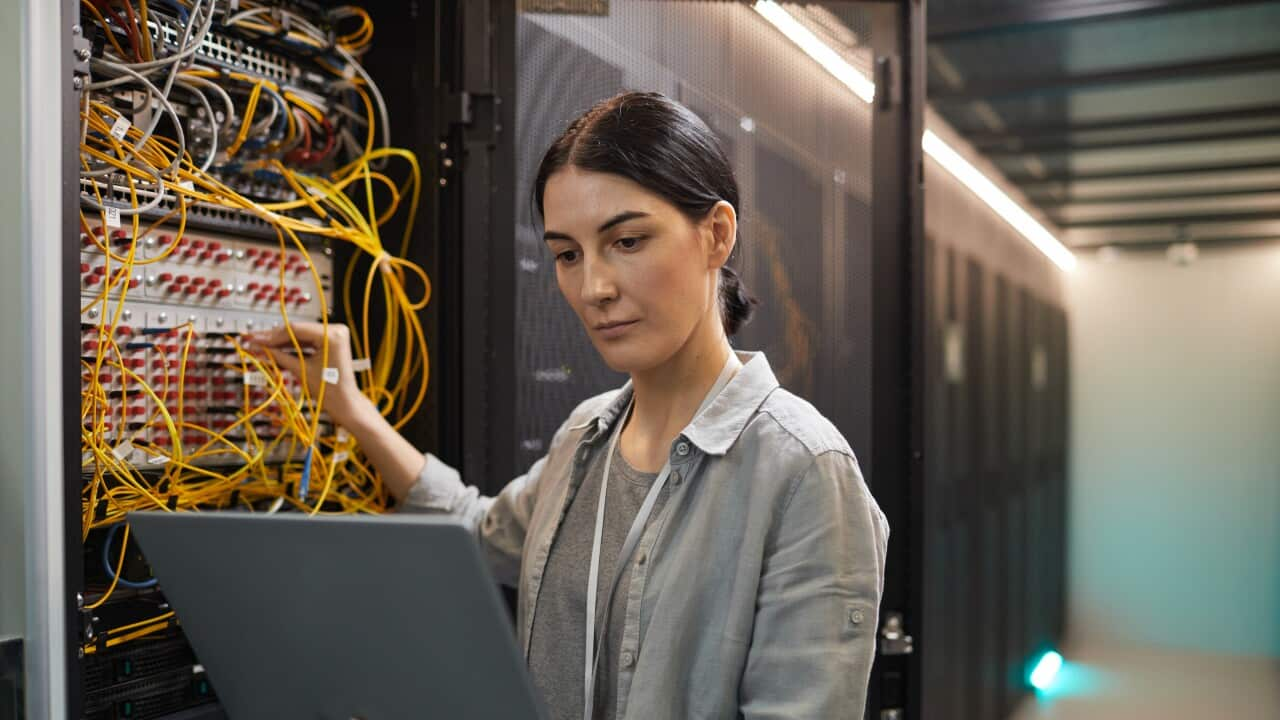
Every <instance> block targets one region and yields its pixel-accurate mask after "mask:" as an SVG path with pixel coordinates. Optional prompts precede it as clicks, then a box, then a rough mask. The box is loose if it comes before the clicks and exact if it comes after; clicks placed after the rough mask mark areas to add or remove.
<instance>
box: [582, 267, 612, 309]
mask: <svg viewBox="0 0 1280 720" xmlns="http://www.w3.org/2000/svg"><path fill="white" fill-rule="evenodd" d="M581 293H582V299H583V301H584V302H587V303H590V304H591V305H605V304H607V303H609V302H611V301H613V300H615V299H617V297H618V286H617V284H616V283H615V282H614V276H613V268H612V267H611V266H610V265H609V263H608V262H606V261H605V260H604V259H602V258H600V257H591V256H590V255H588V256H586V257H584V258H583V259H582V289H581Z"/></svg>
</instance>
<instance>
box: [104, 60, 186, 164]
mask: <svg viewBox="0 0 1280 720" xmlns="http://www.w3.org/2000/svg"><path fill="white" fill-rule="evenodd" d="M94 65H96V66H99V67H101V68H104V69H106V70H107V71H108V72H109V73H121V75H120V76H119V77H116V78H114V79H111V80H104V81H100V82H92V83H89V84H88V85H86V86H85V88H86V89H87V90H102V89H106V88H110V87H115V86H116V85H123V84H125V83H127V82H129V78H133V79H134V80H137V81H138V82H139V83H141V84H142V86H143V87H144V88H145V89H146V90H147V91H148V92H150V93H151V95H152V96H153V97H155V99H156V100H158V101H159V102H160V106H161V107H162V108H164V110H165V111H166V112H168V113H169V115H171V116H172V117H173V125H174V132H175V134H176V135H177V136H178V137H177V141H178V153H177V155H176V156H175V157H174V160H173V163H172V164H170V165H169V169H168V172H167V174H169V175H174V174H176V173H177V172H178V168H179V167H180V166H181V163H182V156H183V155H184V154H186V151H187V139H186V137H185V136H184V135H183V133H182V122H181V121H180V120H179V118H178V112H177V111H176V110H174V109H173V105H172V104H171V103H170V102H169V98H168V97H167V95H166V94H165V93H161V92H160V90H159V88H157V87H156V86H155V84H154V83H152V82H151V81H150V80H148V79H146V78H145V77H143V76H142V75H141V74H140V73H138V72H135V71H134V70H131V69H130V68H128V67H126V66H124V65H120V64H118V63H113V62H111V61H109V60H99V59H97V58H92V59H91V60H90V67H92V66H94ZM158 122H159V114H158V113H157V115H156V118H155V120H154V121H153V123H152V124H153V126H154V125H155V123H158ZM149 137H150V135H143V137H142V139H141V140H140V141H139V142H138V143H137V144H135V145H134V151H135V152H137V151H138V150H139V149H140V148H141V147H142V143H143V142H145V141H146V140H147V139H148V138H149ZM112 172H114V171H112ZM81 174H82V175H85V176H88V177H99V176H101V175H106V174H110V172H103V171H89V172H86V173H81Z"/></svg>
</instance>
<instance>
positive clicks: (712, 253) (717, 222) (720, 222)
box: [702, 200, 738, 270]
mask: <svg viewBox="0 0 1280 720" xmlns="http://www.w3.org/2000/svg"><path fill="white" fill-rule="evenodd" d="M702 228H703V237H704V238H705V240H706V250H707V269H708V270H719V269H720V268H721V266H723V265H724V264H725V263H727V262H729V256H730V255H732V254H733V248H734V245H735V244H737V242H738V213H737V212H735V211H734V209H733V206H732V205H730V204H729V203H728V202H726V201H724V200H721V201H720V202H718V203H716V204H715V206H713V207H712V208H711V211H710V212H708V213H707V217H706V218H705V219H704V220H703V222H702Z"/></svg>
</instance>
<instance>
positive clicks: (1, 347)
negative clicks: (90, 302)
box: [0, 3, 26, 640]
mask: <svg viewBox="0 0 1280 720" xmlns="http://www.w3.org/2000/svg"><path fill="white" fill-rule="evenodd" d="M21 18H22V4H21V3H0V67H4V68H6V70H5V71H4V72H2V73H0V97H6V98H16V97H19V96H20V93H21V82H22V77H21V75H20V74H19V73H18V72H17V71H16V69H17V68H18V67H20V60H21V49H22V43H21V42H20V40H21V29H22V19H21ZM22 113H23V110H22V105H21V103H18V102H5V103H0V167H4V168H5V172H3V173H0V217H5V218H20V217H21V216H22V205H23V203H22V198H23V194H22V182H23V177H24V175H23V152H22V128H21V125H22V123H21V121H22ZM21 227H22V226H21V224H20V223H13V222H9V223H4V224H3V225H0V232H2V233H4V234H3V236H0V247H3V248H4V251H5V253H6V255H9V254H11V253H13V252H14V251H15V250H17V249H18V248H19V247H20V244H21V242H22V235H21ZM25 285H26V274H25V273H24V272H23V263H18V262H4V263H0V307H5V308H9V309H10V312H6V313H4V314H2V315H0V323H3V324H2V325H0V337H4V338H6V339H12V338H15V337H20V335H19V334H18V333H20V332H21V330H22V328H21V327H20V326H17V325H16V324H15V323H16V320H17V318H20V317H22V316H23V312H22V308H23V305H24V303H25ZM24 353H25V350H24V349H23V345H22V343H16V342H0V367H5V368H21V367H23V362H24V359H23V358H24ZM15 380H20V378H14V377H12V376H10V378H9V380H7V381H6V383H5V384H6V386H8V385H9V383H11V382H14V381H15ZM22 411H23V396H22V395H21V394H20V393H14V392H3V393H0V640H3V639H5V638H11V637H20V636H21V635H22V631H23V625H24V622H25V621H24V619H23V618H24V614H25V612H26V606H25V604H24V603H23V587H24V583H23V573H24V569H23V548H24V545H23V527H24V526H23V522H22V510H23V507H24V505H25V503H24V500H23V485H24V483H23V474H22V472H21V469H20V465H19V464H18V463H19V462H20V460H21V459H22V457H23V455H24V452H23V450H22V447H21V445H20V443H21V441H22V438H23V435H24V434H23V433H22V432H20V429H21V424H22V422H23V418H22Z"/></svg>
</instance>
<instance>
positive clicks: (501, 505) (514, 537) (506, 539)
mask: <svg viewBox="0 0 1280 720" xmlns="http://www.w3.org/2000/svg"><path fill="white" fill-rule="evenodd" d="M569 427H570V421H566V422H565V424H564V425H562V426H561V427H560V429H559V430H558V431H556V434H555V437H554V438H553V439H552V441H551V447H550V448H548V450H547V454H546V455H544V456H543V457H542V458H541V459H540V460H538V461H537V462H536V463H534V464H533V466H532V467H530V468H529V470H528V472H526V473H525V474H523V475H521V476H520V477H518V478H516V479H514V480H512V481H511V482H509V483H507V486H506V487H504V488H503V489H502V491H501V492H499V493H498V494H497V495H495V496H493V497H487V496H484V495H481V494H480V490H479V488H477V487H475V486H474V485H467V484H465V483H464V482H463V481H462V475H461V473H459V472H458V471H457V470H456V469H455V468H453V467H450V466H449V465H448V464H446V463H445V462H444V461H442V460H441V459H440V458H438V457H436V456H435V455H432V454H431V453H426V458H427V462H426V464H425V465H423V467H422V471H421V472H420V473H419V474H418V479H417V480H416V481H415V482H414V484H413V486H412V487H411V488H409V493H408V495H407V496H406V497H405V499H404V502H403V503H402V504H401V511H402V512H416V513H429V514H437V515H448V516H450V517H453V518H455V519H457V520H460V521H461V522H462V523H463V524H464V525H465V526H466V527H467V528H469V529H470V530H471V531H472V532H474V533H475V535H476V539H477V540H478V541H479V542H480V549H481V551H482V552H483V553H484V555H485V559H486V560H487V561H488V563H489V568H490V569H491V570H492V571H493V574H494V577H495V578H496V579H497V580H498V582H501V583H503V584H504V585H509V586H511V587H516V586H517V584H518V583H519V580H520V561H521V556H522V553H523V550H524V540H525V535H526V534H527V532H528V529H529V520H530V518H531V517H532V516H533V509H534V506H535V504H536V503H537V499H538V490H539V487H540V486H541V482H540V481H541V479H542V471H543V469H544V468H545V467H546V465H547V459H548V458H549V457H550V456H551V455H552V454H553V453H555V452H556V451H557V449H558V448H559V446H560V445H561V444H563V442H564V439H565V437H566V435H567V434H568V430H569Z"/></svg>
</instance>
